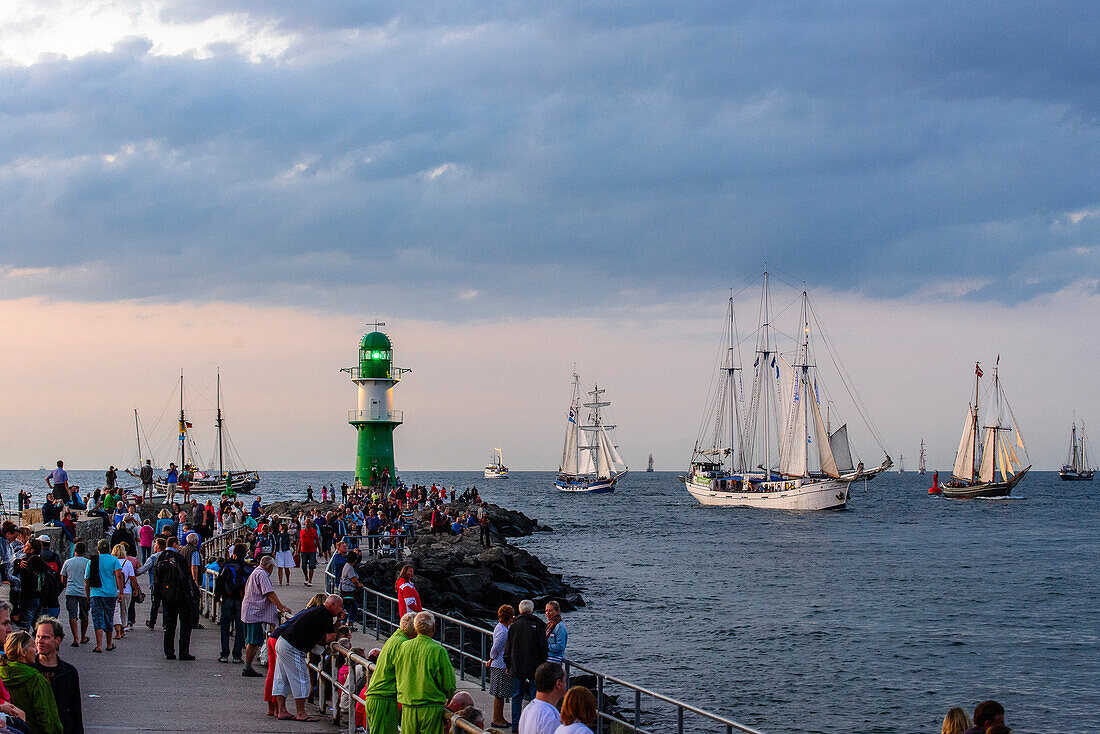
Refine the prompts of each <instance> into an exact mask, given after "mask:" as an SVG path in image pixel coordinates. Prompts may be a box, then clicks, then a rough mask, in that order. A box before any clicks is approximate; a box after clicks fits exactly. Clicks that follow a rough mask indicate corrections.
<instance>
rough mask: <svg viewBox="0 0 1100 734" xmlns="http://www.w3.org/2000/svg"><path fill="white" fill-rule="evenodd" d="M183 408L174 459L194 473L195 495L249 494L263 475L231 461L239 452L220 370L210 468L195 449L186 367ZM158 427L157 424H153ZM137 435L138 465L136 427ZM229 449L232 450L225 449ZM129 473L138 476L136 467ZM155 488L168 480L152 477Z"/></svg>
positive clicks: (160, 490)
mask: <svg viewBox="0 0 1100 734" xmlns="http://www.w3.org/2000/svg"><path fill="white" fill-rule="evenodd" d="M179 391H180V409H179V421H178V434H177V435H178V440H179V443H178V448H177V453H176V456H175V457H174V458H175V461H176V465H177V466H178V467H180V471H181V473H182V472H184V471H189V472H190V473H191V490H190V491H191V493H192V494H220V493H222V492H224V491H226V490H227V489H228V490H231V491H233V492H236V493H238V494H249V493H251V492H252V491H253V490H254V489H256V486H257V485H258V484H259V483H260V474H259V472H256V471H254V470H248V469H235V468H234V466H233V464H236V463H239V461H240V459H239V457H238V458H237V461H236V462H234V463H233V464H231V463H230V453H232V454H233V455H236V451H235V450H233V444H232V441H231V440H230V439H229V435H228V431H227V430H226V428H225V418H224V417H223V416H222V378H221V373H220V372H219V373H218V379H217V418H216V419H215V423H214V425H215V428H216V429H217V444H216V445H215V447H214V450H215V452H216V453H217V461H216V462H213V461H212V462H210V465H209V466H207V467H205V468H204V467H203V466H202V461H201V460H200V459H199V457H198V452H197V451H196V447H195V442H194V440H193V439H192V437H191V433H190V431H191V429H192V428H193V427H194V426H193V424H192V423H191V421H189V420H188V418H187V411H186V408H185V406H184V384H183V370H180V381H179ZM134 421H135V425H138V424H137V410H135V411H134ZM154 430H155V427H154ZM137 434H138V467H139V469H140V466H141V454H142V446H141V430H140V427H138V429H137ZM227 446H228V448H229V449H230V451H229V452H227V451H226V449H227ZM146 450H148V441H146ZM127 472H128V473H129V474H131V475H133V476H138V472H135V471H133V470H127ZM153 488H154V491H156V492H158V493H161V494H163V493H164V492H165V491H166V490H167V488H168V482H167V481H166V480H165V477H163V476H161V477H157V478H155V479H154V480H153Z"/></svg>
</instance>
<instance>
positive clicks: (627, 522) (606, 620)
mask: <svg viewBox="0 0 1100 734" xmlns="http://www.w3.org/2000/svg"><path fill="white" fill-rule="evenodd" d="M45 473H46V472H45V471H41V472H12V471H0V491H2V493H3V497H4V499H5V501H6V502H7V503H9V506H10V505H14V502H15V494H16V492H17V491H18V488H19V487H20V486H29V487H32V488H33V489H32V492H33V493H34V496H35V498H36V501H37V502H36V504H37V503H40V502H41V497H42V494H43V492H44V490H45V487H44V484H43V483H42V477H43V476H44V475H45ZM70 474H71V476H72V478H73V480H74V481H76V482H78V483H81V484H83V486H84V487H91V486H93V484H95V483H96V482H97V481H98V482H100V483H101V482H102V472H95V473H90V472H89V473H85V472H71V473H70ZM403 477H404V478H405V479H406V481H416V482H424V483H430V482H442V483H445V484H446V485H448V486H450V485H454V486H455V487H457V488H458V489H459V490H461V489H462V488H463V487H468V486H472V485H476V486H477V487H478V489H479V490H480V491H481V493H482V495H483V496H484V497H486V498H487V499H488V500H489V501H492V502H496V503H499V504H501V505H503V506H505V507H509V508H513V509H518V510H521V511H523V512H525V513H526V514H528V515H530V516H532V517H536V518H538V519H539V520H540V521H541V522H542V523H544V524H546V525H549V526H551V527H553V529H554V532H553V533H538V534H535V535H533V536H531V537H528V538H521V539H519V540H517V541H516V542H517V543H519V544H521V545H523V546H524V547H526V548H527V549H529V550H530V551H531V552H533V553H535V554H536V555H538V556H539V557H540V558H542V560H543V561H544V562H546V564H547V565H549V566H550V567H551V569H552V570H555V571H559V572H561V573H564V574H565V577H566V579H567V580H569V581H570V582H572V583H574V584H575V585H578V586H580V587H582V589H583V593H584V597H585V599H586V601H587V602H588V606H587V607H586V608H584V609H582V610H579V611H575V612H569V613H567V614H566V615H565V623H566V625H567V626H568V630H569V648H568V651H567V656H568V657H571V658H575V659H577V660H579V661H582V662H587V663H589V664H591V665H593V666H594V667H597V668H599V669H601V670H603V671H606V672H608V673H610V674H613V675H616V676H618V677H622V678H625V679H627V680H631V681H634V682H636V683H639V684H641V685H643V686H645V687H647V688H650V689H653V690H656V691H658V692H661V693H664V694H667V695H670V696H672V697H675V698H678V699H681V700H683V701H686V702H688V703H692V704H694V705H697V706H700V707H702V708H705V709H708V710H712V711H714V712H716V713H719V714H722V715H725V716H728V717H730V718H733V719H735V720H737V721H741V722H743V723H746V724H749V725H752V726H756V727H758V728H760V729H762V730H763V731H765V732H769V734H773V733H776V732H829V733H830V734H832V733H834V732H837V733H838V732H898V733H902V732H905V733H908V732H936V731H938V730H939V726H940V722H941V721H942V719H943V715H944V713H945V712H946V711H947V710H948V709H949V708H951V707H953V706H962V707H963V708H965V709H967V710H968V711H972V710H973V707H974V704H975V703H977V702H978V701H981V700H983V699H987V698H992V699H995V700H997V701H1000V702H1001V703H1002V704H1004V706H1005V708H1006V709H1007V716H1006V721H1007V723H1008V724H1009V726H1011V727H1012V729H1013V731H1015V732H1017V733H1019V734H1022V733H1025V732H1100V683H1098V681H1100V639H1098V638H1100V598H1098V597H1100V537H1098V529H1100V501H1098V494H1100V482H1098V483H1096V484H1093V483H1088V482H1080V483H1077V482H1061V481H1059V479H1058V476H1057V474H1055V473H1052V472H1035V473H1032V474H1030V475H1029V476H1028V477H1026V478H1025V479H1024V481H1023V482H1022V484H1021V485H1019V486H1018V487H1017V488H1016V490H1015V491H1014V496H1013V497H1011V498H1008V499H1002V500H945V499H943V498H942V497H936V496H929V495H928V494H927V487H928V486H929V484H931V475H930V474H929V475H925V476H918V475H916V474H912V473H910V474H904V475H898V474H897V473H891V474H885V475H883V476H881V477H879V478H878V479H876V480H874V481H872V482H868V483H866V484H863V483H858V484H855V485H853V486H852V497H851V502H850V503H849V506H848V509H847V510H845V511H841V512H817V513H793V512H783V511H768V510H757V509H748V508H705V507H702V506H700V505H698V504H697V503H696V502H695V500H693V499H692V498H691V497H690V496H689V495H688V494H687V492H686V491H685V490H684V487H683V485H682V484H681V483H680V482H679V481H678V480H677V478H676V474H675V473H670V472H654V473H644V472H643V473H631V474H628V475H627V476H626V477H625V478H624V479H623V480H622V481H621V482H620V483H619V484H618V486H617V489H616V491H615V493H614V494H610V495H581V494H573V493H564V492H559V491H558V490H556V489H554V487H553V484H552V479H553V474H552V473H549V472H513V473H512V474H511V476H510V477H509V478H508V479H503V480H499V479H494V480H489V479H484V478H483V477H482V475H481V472H405V473H404V474H403ZM348 478H349V476H348V475H347V474H340V473H335V472H267V473H263V482H262V484H261V485H260V494H262V495H263V498H264V501H272V500H276V499H288V498H298V499H301V498H304V494H305V486H306V485H307V484H312V485H313V487H314V490H315V497H317V498H318V499H319V498H320V486H321V484H322V483H332V482H335V483H336V484H337V485H338V484H339V483H340V482H341V481H344V480H347V479H348ZM620 692H621V691H620ZM620 704H621V705H624V706H626V707H627V708H629V707H630V706H632V701H630V700H624V699H620ZM645 708H647V709H649V708H652V707H645ZM661 716H662V712H661V711H660V710H657V709H654V710H653V712H652V716H651V718H652V717H661ZM643 720H644V717H643ZM688 721H689V724H690V723H691V722H692V721H693V720H692V719H690V718H689V719H688ZM654 723H655V725H654V727H653V730H657V731H661V730H668V726H669V721H668V720H667V719H665V718H663V717H662V718H657V719H656V720H655V721H654ZM692 728H694V727H692ZM710 730H711V731H717V730H718V729H710Z"/></svg>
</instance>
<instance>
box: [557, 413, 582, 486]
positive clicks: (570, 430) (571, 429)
mask: <svg viewBox="0 0 1100 734" xmlns="http://www.w3.org/2000/svg"><path fill="white" fill-rule="evenodd" d="M578 433H579V432H578V430H577V424H576V423H574V422H573V421H569V425H567V426H566V428H565V447H564V448H563V449H562V452H561V466H560V467H559V468H558V471H561V472H570V473H575V472H576V471H577V467H578V454H577V434H578Z"/></svg>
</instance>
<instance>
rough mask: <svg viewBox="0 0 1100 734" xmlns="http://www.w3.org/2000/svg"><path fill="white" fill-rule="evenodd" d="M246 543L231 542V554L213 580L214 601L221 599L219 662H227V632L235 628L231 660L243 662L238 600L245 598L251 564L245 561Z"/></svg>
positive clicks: (242, 634) (242, 637) (242, 628)
mask: <svg viewBox="0 0 1100 734" xmlns="http://www.w3.org/2000/svg"><path fill="white" fill-rule="evenodd" d="M247 553H248V546H247V545H245V544H244V543H237V544H236V545H234V546H233V555H232V557H230V559H229V560H228V561H226V562H225V565H224V566H222V570H221V571H220V572H219V573H218V579H217V581H215V582H214V603H215V604H217V603H218V602H219V601H220V602H221V605H222V608H221V628H222V654H221V657H219V658H218V662H219V663H228V662H229V633H230V630H231V629H232V630H234V633H235V636H234V638H233V662H235V663H243V662H244V660H243V659H241V653H242V652H244V625H243V624H242V623H241V602H242V601H243V600H244V586H245V584H247V583H248V577H249V575H250V574H251V573H252V567H251V566H249V565H248V564H247V563H246V562H245V556H246V554H247Z"/></svg>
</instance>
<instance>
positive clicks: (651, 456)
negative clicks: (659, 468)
mask: <svg viewBox="0 0 1100 734" xmlns="http://www.w3.org/2000/svg"><path fill="white" fill-rule="evenodd" d="M645 470H646V471H647V472H648V471H653V454H650V455H649V463H648V464H646V466H645Z"/></svg>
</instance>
